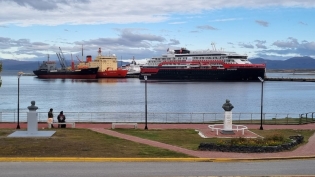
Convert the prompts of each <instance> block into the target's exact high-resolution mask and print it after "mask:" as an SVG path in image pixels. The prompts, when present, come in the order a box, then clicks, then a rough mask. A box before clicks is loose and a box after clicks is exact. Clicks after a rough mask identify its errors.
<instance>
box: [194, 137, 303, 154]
mask: <svg viewBox="0 0 315 177" xmlns="http://www.w3.org/2000/svg"><path fill="white" fill-rule="evenodd" d="M289 138H290V139H291V142H289V143H285V144H281V145H278V146H229V145H217V144H215V143H200V145H199V147H198V150H200V151H221V152H240V153H270V152H281V151H285V150H290V149H292V148H293V147H295V146H297V145H298V144H301V143H302V142H303V141H304V137H303V136H301V135H296V136H290V137H289Z"/></svg>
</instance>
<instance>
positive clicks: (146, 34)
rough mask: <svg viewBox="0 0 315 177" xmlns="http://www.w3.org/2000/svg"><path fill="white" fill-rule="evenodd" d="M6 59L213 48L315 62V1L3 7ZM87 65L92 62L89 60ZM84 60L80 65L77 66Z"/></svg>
mask: <svg viewBox="0 0 315 177" xmlns="http://www.w3.org/2000/svg"><path fill="white" fill-rule="evenodd" d="M0 7H2V9H1V11H0V59H15V60H33V61H36V60H46V59H47V54H50V59H51V60H57V56H56V52H59V47H60V48H61V49H62V51H63V52H64V54H65V55H66V58H67V59H70V54H72V55H73V57H74V59H75V58H76V57H75V56H78V57H79V58H82V56H81V55H82V54H81V47H82V45H83V48H84V56H86V55H92V56H93V57H95V56H96V55H97V50H98V48H99V47H101V48H102V51H103V54H108V53H110V54H116V56H117V58H118V59H123V60H130V59H131V58H132V57H133V56H134V57H135V59H144V58H151V57H156V56H160V55H161V54H164V53H166V50H167V48H170V49H177V48H180V47H186V48H188V49H189V50H203V49H212V45H211V43H215V46H216V49H217V50H225V51H234V52H237V53H240V54H247V55H248V56H249V57H250V58H258V57H262V58H265V59H273V60H285V59H288V58H291V57H296V56H310V57H313V58H315V35H314V34H315V20H314V17H315V0H277V1H275V0H215V1H210V0H194V1H187V0H186V1H184V0H172V1H170V0H158V1H147V0H115V1H114V0H106V1H104V0H0ZM84 58H85V57H84ZM75 60H76V59H75Z"/></svg>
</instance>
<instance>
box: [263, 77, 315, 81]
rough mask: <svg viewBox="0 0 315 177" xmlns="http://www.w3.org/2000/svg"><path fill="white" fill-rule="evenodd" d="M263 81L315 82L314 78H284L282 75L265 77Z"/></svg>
mask: <svg viewBox="0 0 315 177" xmlns="http://www.w3.org/2000/svg"><path fill="white" fill-rule="evenodd" d="M265 81H296V82H315V78H284V77H265Z"/></svg>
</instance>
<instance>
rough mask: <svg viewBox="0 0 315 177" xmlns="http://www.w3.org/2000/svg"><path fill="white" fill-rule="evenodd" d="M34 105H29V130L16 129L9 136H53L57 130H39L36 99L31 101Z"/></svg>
mask: <svg viewBox="0 0 315 177" xmlns="http://www.w3.org/2000/svg"><path fill="white" fill-rule="evenodd" d="M31 103H32V105H31V106H28V107H27V108H28V109H29V112H28V113H27V131H15V132H14V133H11V134H10V135H8V137H25V138H29V137H51V136H52V135H53V134H54V133H55V132H56V131H38V121H37V120H38V119H37V112H36V110H37V106H35V101H32V102H31Z"/></svg>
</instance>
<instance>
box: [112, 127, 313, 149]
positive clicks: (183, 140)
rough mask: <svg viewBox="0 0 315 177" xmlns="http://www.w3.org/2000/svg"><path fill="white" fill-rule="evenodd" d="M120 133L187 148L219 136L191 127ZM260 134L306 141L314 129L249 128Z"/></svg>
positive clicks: (136, 130) (213, 139) (211, 140)
mask: <svg viewBox="0 0 315 177" xmlns="http://www.w3.org/2000/svg"><path fill="white" fill-rule="evenodd" d="M115 131H118V132H120V133H124V134H129V135H133V136H138V137H141V138H146V139H150V140H154V141H159V142H163V143H167V144H172V145H176V146H180V147H183V148H187V149H192V150H197V149H198V146H199V144H200V143H201V142H204V143H206V142H216V141H219V140H221V139H220V138H202V137H200V136H199V135H198V132H196V131H195V130H192V129H184V130H183V129H167V130H140V129H115ZM251 131H253V132H255V133H257V134H258V135H260V136H263V137H265V136H268V135H273V134H276V133H277V134H281V135H283V136H284V137H286V138H288V137H289V136H292V135H298V134H300V135H303V136H304V140H305V142H304V143H306V142H307V140H308V139H309V137H310V136H312V135H313V134H314V130H251Z"/></svg>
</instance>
